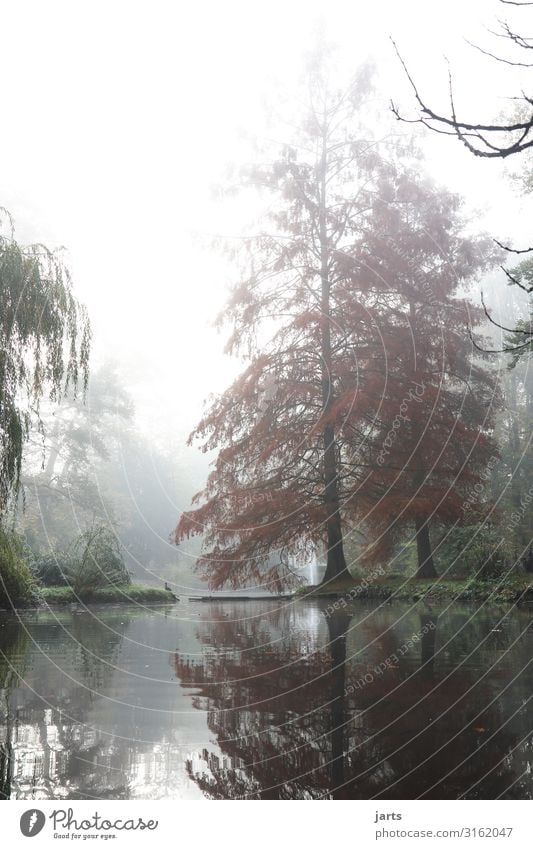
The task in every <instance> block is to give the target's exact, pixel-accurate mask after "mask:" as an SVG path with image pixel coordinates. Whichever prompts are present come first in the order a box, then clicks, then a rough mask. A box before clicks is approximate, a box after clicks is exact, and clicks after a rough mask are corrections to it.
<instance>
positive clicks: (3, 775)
mask: <svg viewBox="0 0 533 849" xmlns="http://www.w3.org/2000/svg"><path fill="white" fill-rule="evenodd" d="M0 636H1V643H0V694H1V707H0V710H1V713H0V799H9V797H10V795H11V781H12V777H13V775H12V773H13V715H12V711H11V706H10V693H11V690H12V688H13V687H14V686H16V684H17V683H18V681H19V677H20V676H21V675H23V674H24V664H25V657H26V652H27V650H28V637H27V634H26V632H25V631H24V630H23V629H21V628H20V625H19V623H18V621H17V620H16V619H15V618H14V617H9V618H5V619H3V621H2V623H1V628H0ZM2 714H3V715H2ZM3 729H5V730H4V733H3V734H2V730H3Z"/></svg>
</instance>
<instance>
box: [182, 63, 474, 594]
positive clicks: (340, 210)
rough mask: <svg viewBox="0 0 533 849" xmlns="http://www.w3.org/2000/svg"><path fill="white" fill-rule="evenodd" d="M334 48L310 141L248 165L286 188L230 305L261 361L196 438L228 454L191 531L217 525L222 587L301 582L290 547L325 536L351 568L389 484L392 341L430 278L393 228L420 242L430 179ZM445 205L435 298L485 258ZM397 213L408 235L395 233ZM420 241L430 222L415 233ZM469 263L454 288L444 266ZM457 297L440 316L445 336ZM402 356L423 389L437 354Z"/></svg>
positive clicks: (323, 73) (314, 78) (213, 532)
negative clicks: (367, 118) (403, 249)
mask: <svg viewBox="0 0 533 849" xmlns="http://www.w3.org/2000/svg"><path fill="white" fill-rule="evenodd" d="M322 59H324V57H319V61H318V62H317V64H315V65H314V66H313V67H312V68H310V71H309V76H308V86H307V94H308V100H307V105H306V108H305V109H304V111H303V114H302V115H301V116H300V120H299V123H298V132H297V133H296V134H295V138H294V142H293V143H292V144H290V145H285V146H283V147H282V150H281V152H279V150H278V151H277V156H276V157H275V158H274V159H273V160H270V161H268V160H267V159H266V157H265V156H264V155H263V157H262V159H261V161H260V162H258V163H257V164H256V165H254V166H253V167H250V168H247V169H244V170H243V172H242V174H241V179H242V182H243V185H244V186H247V187H253V188H255V189H257V190H259V191H260V193H261V194H262V196H263V197H264V198H265V199H269V200H270V205H269V209H268V213H266V214H265V218H264V221H265V229H264V231H263V232H261V233H260V234H258V235H257V236H255V237H250V238H248V239H246V240H245V241H244V243H243V248H242V251H241V253H240V254H239V256H238V257H236V259H237V258H239V259H240V261H241V262H242V264H243V265H244V270H243V276H242V278H241V279H240V280H239V282H238V284H237V285H236V286H235V287H234V289H233V291H232V294H231V297H230V300H229V303H228V305H227V307H226V310H225V312H224V316H223V318H224V319H225V320H226V321H228V322H230V323H231V325H232V327H233V332H232V335H231V338H230V341H229V344H228V349H229V350H230V351H242V352H245V353H246V354H247V356H248V357H249V360H250V362H249V365H248V366H247V368H246V369H245V371H244V372H243V373H242V375H241V376H240V377H239V378H238V379H237V380H236V381H235V382H234V384H233V385H232V386H231V387H230V388H229V389H228V390H227V391H226V392H225V393H224V394H222V395H221V396H220V397H218V398H217V399H216V400H215V401H214V402H213V404H212V405H211V407H210V408H209V410H208V411H207V413H206V415H205V416H204V418H203V419H202V421H201V422H200V423H199V425H198V427H197V428H196V430H195V432H194V434H193V435H192V437H191V438H194V437H197V438H200V439H201V440H202V441H203V449H204V450H205V451H209V450H213V449H217V450H218V455H217V458H216V460H215V462H214V467H213V471H212V472H211V474H210V476H209V478H208V481H207V484H206V487H205V489H204V490H203V491H202V492H201V493H199V494H198V496H197V497H196V502H197V506H195V508H194V509H192V510H190V511H188V512H186V513H184V514H183V515H182V517H181V519H180V521H179V524H178V527H177V529H176V541H177V542H179V541H180V540H182V539H184V538H185V537H187V536H189V535H191V534H201V535H203V542H204V552H205V553H204V554H203V555H202V557H201V559H200V568H201V570H202V571H203V573H204V575H205V576H206V577H207V578H208V580H209V583H210V586H211V587H213V588H217V587H221V586H223V585H224V584H228V583H229V584H230V585H232V586H242V585H245V584H249V583H251V582H255V583H256V584H260V585H266V586H268V587H270V588H275V589H280V588H281V587H282V586H283V585H287V584H290V583H291V582H293V581H294V578H295V576H294V574H293V572H292V571H291V569H290V565H289V564H290V560H289V558H290V555H295V554H299V553H300V554H301V552H302V550H303V551H305V550H309V549H310V548H312V547H317V546H319V547H324V548H325V551H326V556H327V564H326V571H325V575H324V581H326V582H329V581H331V580H333V579H338V578H343V577H349V572H348V569H347V564H346V559H345V555H344V547H343V533H344V529H345V528H346V526H350V527H351V526H352V525H353V523H354V522H356V521H362V522H363V523H366V524H368V522H366V516H365V515H364V513H365V510H368V509H370V510H371V509H372V507H373V501H372V496H371V491H372V492H374V491H375V492H384V490H383V489H381V490H379V488H378V487H382V486H383V482H384V481H385V480H386V473H385V470H384V469H383V468H381V469H380V468H377V467H376V469H375V470H372V469H371V471H372V472H373V477H372V475H371V478H372V480H371V481H370V483H371V487H370V484H367V483H366V478H367V477H368V474H366V476H365V475H362V470H364V468H365V467H366V468H367V469H368V466H369V465H370V466H371V465H372V464H373V463H374V459H373V456H372V453H370V455H369V451H370V452H372V451H374V453H375V445H376V440H378V439H379V435H380V433H382V432H383V428H384V427H385V426H386V421H387V416H389V417H390V415H391V413H392V411H393V410H394V405H395V398H396V397H397V395H394V394H390V393H389V392H388V389H387V386H388V384H387V383H386V381H387V373H388V368H389V366H388V359H389V353H388V351H389V350H390V346H391V345H395V346H396V347H397V348H398V352H400V351H401V350H402V346H403V345H404V344H405V331H406V329H407V330H408V331H409V332H411V333H412V332H413V331H414V329H415V328H414V327H413V326H412V324H410V323H409V321H410V319H409V312H408V313H407V315H406V313H405V305H406V292H407V296H408V291H409V286H414V287H415V288H416V286H417V285H418V284H417V283H416V281H415V283H413V280H412V277H413V274H414V270H413V268H412V267H411V266H410V265H409V262H408V260H407V259H406V260H405V264H406V265H407V266H408V269H407V271H406V272H405V274H404V275H403V277H402V274H401V261H399V259H398V256H396V257H395V260H394V262H391V256H390V254H391V251H392V241H391V240H394V238H396V235H401V237H402V238H405V236H406V233H409V232H410V220H411V219H412V221H413V222H415V221H416V214H415V211H414V207H415V204H416V202H417V200H418V198H417V191H416V185H417V181H416V177H415V175H413V174H410V173H409V172H408V171H407V170H406V166H405V165H404V164H402V156H403V153H404V152H405V150H404V149H401V148H400V147H399V145H398V143H397V142H395V143H394V144H392V143H386V142H383V141H382V142H379V141H377V140H375V139H374V138H372V136H371V134H370V132H369V131H368V129H366V128H365V127H364V126H363V125H362V123H361V114H362V113H363V112H365V109H368V108H369V107H368V106H367V101H368V95H369V92H370V88H369V84H368V78H367V77H368V75H367V72H366V71H365V70H363V71H362V72H360V73H359V75H358V76H357V78H356V79H355V80H354V82H353V83H352V85H350V86H349V88H348V89H346V90H338V89H337V88H335V87H334V86H332V85H331V83H330V81H329V80H330V78H329V76H328V71H327V62H325V61H322ZM294 121H295V119H294V117H293V118H292V123H293V124H294ZM404 148H405V144H404ZM411 184H412V185H411ZM402 192H403V194H402ZM409 193H411V194H409ZM419 194H423V191H422V189H421V188H419ZM426 194H427V192H426ZM429 194H431V192H429ZM426 201H427V202H428V204H429V206H431V204H432V203H433V200H432V199H430V200H429V201H428V200H427V198H426ZM440 202H441V205H442V210H441V215H440V216H439V215H437V214H435V217H434V221H433V222H432V224H431V227H433V228H434V229H435V231H436V233H437V238H436V244H437V245H438V244H439V240H440V245H441V248H442V246H443V242H444V241H446V240H448V242H449V245H448V246H447V247H448V248H449V252H448V255H447V256H446V258H445V259H444V258H443V255H442V251H441V253H439V251H438V250H436V249H435V246H434V245H433V243H431V233H430V235H429V236H428V235H427V234H426V235H425V236H424V238H425V241H426V243H428V242H429V243H431V245H430V247H429V248H427V247H426V253H427V257H426V258H427V259H428V261H430V262H431V263H432V265H431V271H430V272H428V274H427V281H426V282H427V283H428V285H432V284H433V283H435V284H437V283H438V285H436V286H434V293H433V295H432V298H433V299H435V300H437V301H438V300H439V298H440V299H441V301H442V300H443V299H444V301H445V302H446V298H449V297H450V298H452V299H453V295H452V292H454V291H455V289H454V287H456V286H457V283H458V280H460V279H463V278H465V277H469V276H471V275H472V274H473V273H474V272H475V271H476V270H477V269H478V268H479V267H480V266H481V264H482V261H481V260H480V258H479V256H478V253H477V252H476V247H475V244H474V243H473V242H470V241H469V240H468V239H466V238H461V237H459V235H458V234H457V220H456V218H455V217H454V208H453V204H451V205H450V204H449V203H448V207H446V202H445V201H440ZM435 204H437V199H435ZM406 210H410V211H409V212H406ZM386 215H389V216H390V219H391V222H397V230H398V233H395V231H394V229H393V230H391V232H390V233H389V230H388V223H387V222H386V220H385V217H386ZM410 216H411V218H410ZM427 223H428V222H425V224H421V223H420V222H417V223H416V226H415V230H416V228H418V229H420V228H421V227H423V226H426V224H427ZM417 238H421V237H420V235H419V234H418V231H417V232H416V233H415V235H413V236H412V239H413V245H414V244H415V243H416V240H417ZM457 262H458V266H456V268H455V272H454V276H453V286H452V287H451V288H450V286H451V284H450V282H449V281H448V282H447V283H446V284H445V283H444V280H445V279H446V274H445V273H444V272H442V273H441V272H440V269H441V266H442V265H444V264H445V263H448V264H449V266H452V265H453V263H457ZM385 271H387V274H389V276H392V278H393V282H391V283H390V284H389V283H387V284H386V277H385ZM396 271H397V272H398V274H396ZM439 274H440V276H439ZM448 276H449V275H448ZM441 277H442V281H441ZM376 281H379V285H378V284H377V283H376ZM404 284H405V286H407V289H406V290H405V291H404V289H402V286H403V285H404ZM420 285H421V284H420ZM446 285H447V287H448V288H446ZM404 288H405V287H404ZM414 300H415V310H416V299H414ZM448 306H449V304H448V303H447V302H446V303H445V304H444V306H443V305H442V304H441V307H440V308H437V309H436V310H434V312H433V313H432V317H431V318H429V319H428V321H429V322H430V323H431V321H433V322H434V323H433V333H434V336H435V340H436V339H437V337H438V334H439V327H440V326H439V321H440V320H441V319H443V317H444V314H445V312H446V308H447V307H448ZM452 306H453V308H455V306H456V305H455V303H454V304H452ZM439 310H440V311H439ZM463 312H464V310H463ZM419 320H420V321H422V316H421V315H420V316H419ZM463 330H464V327H463ZM384 340H386V344H385V343H384ZM435 344H436V341H435ZM398 356H399V357H400V359H399V360H398V361H397V362H396V363H395V365H394V369H393V374H394V380H395V381H396V382H397V383H398V385H399V386H401V385H402V382H403V385H405V386H411V382H412V376H413V375H417V374H418V371H419V370H420V367H421V363H420V362H412V361H408V358H406V357H405V356H404V357H403V360H402V361H401V354H400V353H398ZM428 368H429V365H428ZM400 399H401V395H400ZM374 472H375V473H374ZM379 472H381V474H382V479H381V480H378V475H379ZM387 474H388V471H387ZM369 487H370V488H369ZM384 497H385V496H384ZM413 497H414V493H413ZM386 505H387V502H386V501H383V508H381V509H382V510H383V509H384V508H385V506H386ZM388 509H389V508H388V506H387V507H386V510H388ZM376 515H377V514H376ZM412 515H413V514H412V513H411V514H409V516H410V517H412ZM370 521H373V520H372V519H371V520H370Z"/></svg>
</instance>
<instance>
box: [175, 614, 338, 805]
mask: <svg viewBox="0 0 533 849" xmlns="http://www.w3.org/2000/svg"><path fill="white" fill-rule="evenodd" d="M291 616H294V613H293V611H289V609H287V610H286V612H285V613H284V617H285V622H283V614H282V617H281V619H282V621H281V622H280V620H279V617H278V618H277V619H276V622H275V625H276V627H274V626H273V625H272V623H271V622H270V620H265V621H263V623H261V622H256V623H252V620H250V621H249V622H248V623H247V630H248V633H247V636H246V637H245V638H244V637H243V633H242V631H241V630H240V628H241V623H236V622H231V621H226V622H224V621H222V622H218V623H214V622H210V623H209V624H208V627H207V631H206V632H204V634H203V635H202V639H203V640H204V642H205V643H207V647H206V650H205V652H204V656H203V658H202V660H201V661H200V662H198V661H197V660H193V659H190V658H187V657H185V656H182V655H179V654H178V655H176V658H175V664H176V673H177V675H178V676H179V678H180V679H181V681H182V683H183V684H184V685H186V686H192V687H195V689H196V690H197V691H198V692H196V693H195V695H194V701H193V704H195V706H197V707H202V708H203V709H204V710H206V712H207V721H208V725H209V727H210V728H211V730H212V731H213V732H214V733H215V734H216V736H217V742H218V745H219V747H220V750H221V754H217V753H214V752H209V751H207V750H206V749H204V750H203V752H202V753H201V754H198V755H195V756H193V757H191V758H190V759H189V761H188V764H187V770H188V773H189V775H190V776H191V777H192V778H193V779H194V781H195V782H196V783H197V784H198V786H199V787H200V788H201V789H202V791H203V792H204V794H205V795H207V796H209V797H210V798H239V797H243V796H246V797H250V798H261V799H266V798H272V799H279V798H282V799H291V798H296V799H305V798H309V799H310V798H319V797H321V796H323V795H325V794H326V795H327V794H329V793H330V791H331V788H332V786H334V784H335V773H336V772H338V770H339V769H342V768H343V765H344V748H345V744H344V740H345V737H346V734H345V730H344V726H345V724H346V723H345V720H346V717H345V716H344V707H343V700H344V670H345V666H344V660H345V654H346V639H345V638H346V629H347V627H348V623H349V620H350V616H347V615H345V614H337V615H336V616H332V617H330V619H329V620H328V622H327V627H326V626H325V621H324V620H321V626H322V636H321V638H318V636H317V633H316V632H315V633H309V632H307V633H306V632H305V630H304V629H303V628H302V627H301V626H302V624H303V622H302V621H301V620H300V621H299V622H293V623H292V626H293V627H290V624H291V623H290V621H288V620H290V619H291ZM304 618H305V617H304ZM296 625H298V626H299V627H296ZM279 627H281V636H280V634H278V628H279ZM328 629H329V631H328ZM251 632H252V633H254V634H255V637H254V639H255V640H256V641H254V642H252V641H251V639H250V633H251ZM328 637H329V638H328ZM213 645H216V646H217V651H216V652H214V651H213V649H212V648H211V646H213ZM336 725H337V726H338V727H339V728H338V729H336V728H335V726H336Z"/></svg>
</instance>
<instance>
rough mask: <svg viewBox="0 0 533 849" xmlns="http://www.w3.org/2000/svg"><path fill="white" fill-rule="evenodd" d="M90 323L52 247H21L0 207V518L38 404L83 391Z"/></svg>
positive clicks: (14, 489)
mask: <svg viewBox="0 0 533 849" xmlns="http://www.w3.org/2000/svg"><path fill="white" fill-rule="evenodd" d="M90 336H91V334H90V325H89V320H88V317H87V312H86V310H85V307H84V306H82V305H81V304H80V303H79V302H78V301H77V300H76V298H75V297H74V294H73V291H72V282H71V277H70V273H69V271H68V269H67V268H66V266H65V265H64V263H63V261H62V259H61V256H60V254H59V253H58V252H53V251H50V250H48V249H47V248H46V247H45V246H44V245H40V244H34V245H21V244H19V243H18V242H17V241H16V240H15V238H14V227H13V221H12V219H11V217H10V215H9V213H8V212H7V211H6V210H4V209H0V518H1V516H2V514H3V513H4V512H5V509H6V505H7V502H8V500H9V498H10V496H14V495H16V494H17V493H18V491H19V488H20V472H21V462H22V454H23V449H24V443H25V441H26V440H27V438H28V436H29V429H30V423H31V422H32V421H33V420H35V419H37V421H39V403H40V401H41V399H42V398H43V396H44V397H49V398H50V400H52V401H57V400H59V399H60V398H61V395H62V394H63V392H65V391H66V390H67V389H70V390H71V391H72V392H73V393H74V394H76V392H77V391H78V390H79V389H80V388H82V389H83V390H85V388H86V386H87V380H88V367H89V348H90Z"/></svg>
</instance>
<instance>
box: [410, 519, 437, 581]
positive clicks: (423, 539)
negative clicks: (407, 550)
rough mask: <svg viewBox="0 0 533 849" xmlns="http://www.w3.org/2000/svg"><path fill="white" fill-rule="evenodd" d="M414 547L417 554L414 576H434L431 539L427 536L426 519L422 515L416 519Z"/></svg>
mask: <svg viewBox="0 0 533 849" xmlns="http://www.w3.org/2000/svg"><path fill="white" fill-rule="evenodd" d="M415 525H416V549H417V554H418V571H417V573H416V575H415V577H416V578H436V577H437V572H436V570H435V564H434V563H433V554H432V551H431V540H430V538H429V525H428V520H427V519H424V518H422V517H419V518H417V520H416V523H415Z"/></svg>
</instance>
